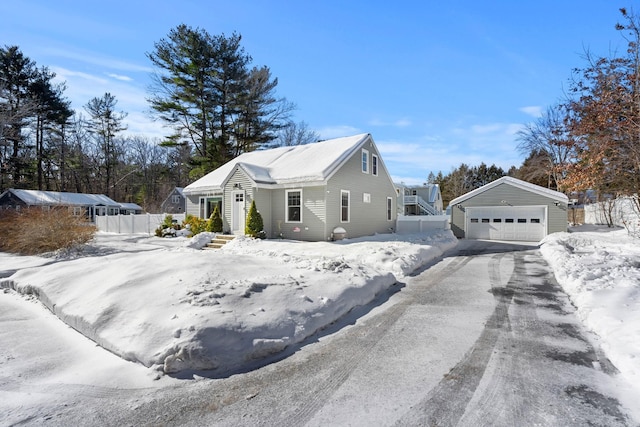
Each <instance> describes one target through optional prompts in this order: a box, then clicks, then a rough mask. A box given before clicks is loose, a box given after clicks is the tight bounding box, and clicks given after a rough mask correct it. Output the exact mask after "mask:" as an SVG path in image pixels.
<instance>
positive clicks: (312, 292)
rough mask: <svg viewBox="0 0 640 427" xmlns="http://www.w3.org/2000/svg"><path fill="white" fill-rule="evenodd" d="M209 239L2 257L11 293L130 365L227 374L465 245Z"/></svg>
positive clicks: (111, 238)
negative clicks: (211, 243)
mask: <svg viewBox="0 0 640 427" xmlns="http://www.w3.org/2000/svg"><path fill="white" fill-rule="evenodd" d="M210 237H211V236H208V235H207V234H202V235H198V236H196V237H195V238H193V239H186V238H175V239H160V238H156V237H147V236H130V235H128V236H122V235H113V234H106V233H100V234H98V235H97V237H96V239H95V241H94V242H93V243H92V244H90V245H87V246H86V247H84V248H83V250H82V251H81V252H80V253H76V254H75V255H69V254H67V255H65V256H58V257H53V258H45V257H20V256H14V255H9V254H3V253H0V265H1V266H2V267H0V270H2V272H0V273H3V274H2V275H0V277H3V276H4V277H6V278H5V279H0V287H4V288H12V289H15V290H17V291H18V292H21V293H31V294H35V295H37V296H38V297H39V298H40V300H41V301H42V302H43V303H44V304H46V305H47V307H49V308H50V309H51V311H53V312H54V313H55V314H56V315H57V316H58V317H59V318H60V319H62V320H63V321H64V322H66V323H67V324H69V325H70V326H72V327H73V328H75V329H77V330H78V331H80V332H81V333H83V334H84V335H86V336H87V337H89V338H91V339H92V340H94V341H96V342H97V343H98V344H100V345H101V346H103V347H104V348H107V349H109V350H110V351H112V352H114V353H116V354H118V355H120V356H121V357H123V358H125V359H127V360H132V361H137V362H140V363H142V364H144V365H145V366H153V367H154V368H156V369H158V370H161V371H163V372H165V373H178V372H183V371H197V370H213V369H216V370H218V372H219V373H221V374H224V373H225V372H231V371H233V370H235V369H238V368H241V367H243V366H244V365H246V364H248V363H251V362H252V361H255V360H256V359H260V358H264V357H266V356H268V355H270V354H273V353H277V352H280V351H282V350H283V349H284V348H286V347H287V346H289V345H291V344H293V343H297V342H300V341H302V340H303V339H305V338H307V337H308V336H310V335H312V334H314V333H315V332H316V331H318V330H320V329H322V328H324V327H326V326H327V325H329V324H331V323H333V322H334V321H336V320H337V319H339V318H340V317H342V316H344V315H345V314H346V313H348V312H349V311H350V310H351V309H352V308H353V307H356V306H359V305H364V304H367V303H369V302H370V301H371V300H373V299H374V297H375V296H376V294H378V293H380V292H381V291H382V290H384V289H386V288H388V287H389V286H391V285H393V284H394V283H396V281H398V280H399V279H400V278H402V277H403V276H404V275H406V274H408V273H410V272H412V271H414V270H416V269H417V268H420V267H421V266H423V265H425V264H426V263H428V262H430V261H431V260H433V259H435V258H437V257H439V256H440V255H442V253H443V252H444V251H446V250H448V249H450V248H453V247H454V246H455V245H456V244H457V240H456V239H455V237H454V236H453V234H452V233H451V232H450V231H440V232H434V233H432V234H422V235H412V236H400V235H379V236H373V237H370V238H363V239H349V240H345V241H341V242H333V243H331V242H317V243H305V242H293V241H278V240H264V241H263V240H254V239H248V238H244V237H239V238H237V239H235V240H234V241H233V242H232V243H229V244H227V245H226V246H225V247H224V249H222V250H219V251H202V250H200V247H201V246H202V245H203V244H204V243H205V242H206V241H207V240H210ZM14 271H15V272H14ZM7 276H8V277H7Z"/></svg>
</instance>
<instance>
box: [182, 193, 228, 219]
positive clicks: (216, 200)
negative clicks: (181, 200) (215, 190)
mask: <svg viewBox="0 0 640 427" xmlns="http://www.w3.org/2000/svg"><path fill="white" fill-rule="evenodd" d="M177 197H180V196H177ZM216 206H218V212H220V215H221V216H222V214H223V213H222V197H220V196H218V197H200V218H202V219H209V218H210V217H211V214H213V210H214V209H215V207H216Z"/></svg>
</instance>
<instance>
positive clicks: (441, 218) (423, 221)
mask: <svg viewBox="0 0 640 427" xmlns="http://www.w3.org/2000/svg"><path fill="white" fill-rule="evenodd" d="M450 228H451V225H450V224H449V215H398V220H397V221H396V233H398V234H415V233H422V232H425V231H430V230H448V229H450Z"/></svg>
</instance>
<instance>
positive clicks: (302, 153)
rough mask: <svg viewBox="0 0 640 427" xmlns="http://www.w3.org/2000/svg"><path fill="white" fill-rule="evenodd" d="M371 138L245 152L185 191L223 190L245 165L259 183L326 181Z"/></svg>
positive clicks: (346, 139)
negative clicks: (229, 179)
mask: <svg viewBox="0 0 640 427" xmlns="http://www.w3.org/2000/svg"><path fill="white" fill-rule="evenodd" d="M369 138H370V135H369V134H368V133H363V134H359V135H354V136H349V137H343V138H336V139H330V140H327V141H322V142H315V143H312V144H306V145H296V146H293V147H278V148H272V149H270V150H259V151H252V152H249V153H244V154H241V155H240V156H238V157H236V158H235V159H233V160H231V161H229V162H227V163H225V164H224V165H222V166H220V167H219V168H218V169H216V170H214V171H213V172H211V173H209V174H207V175H205V176H203V177H202V178H200V179H198V180H197V181H195V182H193V183H191V184H189V185H188V186H186V187H185V188H184V192H185V194H190V193H194V192H202V191H220V190H222V188H223V186H224V184H225V182H226V181H227V179H228V178H229V177H230V176H231V174H232V173H233V172H234V171H235V169H236V167H239V168H242V170H243V171H244V172H245V173H246V174H247V176H249V178H251V179H252V180H253V181H254V182H256V183H257V184H295V183H300V184H304V183H310V182H321V181H325V180H327V179H328V178H329V177H330V176H331V175H332V174H333V172H335V171H336V170H337V169H338V168H340V166H341V165H342V164H343V163H344V162H345V161H346V160H347V159H348V158H349V157H351V155H352V154H353V153H354V152H355V151H356V150H357V149H358V148H360V147H361V146H363V145H364V143H365V141H367V140H368V139H369Z"/></svg>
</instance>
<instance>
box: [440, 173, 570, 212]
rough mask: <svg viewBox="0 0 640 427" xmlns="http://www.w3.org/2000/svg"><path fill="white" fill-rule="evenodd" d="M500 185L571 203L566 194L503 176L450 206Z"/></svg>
mask: <svg viewBox="0 0 640 427" xmlns="http://www.w3.org/2000/svg"><path fill="white" fill-rule="evenodd" d="M500 184H509V185H512V186H514V187H516V188H520V189H521V190H525V191H531V192H532V193H536V194H539V195H541V196H544V197H548V198H550V199H555V200H558V201H559V202H565V203H569V198H568V197H567V196H566V194H563V193H560V192H559V191H554V190H550V189H548V188H544V187H540V186H539V185H535V184H531V183H530V182H526V181H522V180H519V179H516V178H513V177H511V176H503V177H502V178H499V179H496V180H495V181H492V182H490V183H489V184H486V185H483V186H482V187H480V188H476V189H475V190H472V191H470V192H468V193H467V194H463V195H462V196H459V197H456V198H455V199H453V200H451V201H450V202H449V205H450V206H453V205H456V204H458V203H461V202H463V201H465V200H467V199H470V198H472V197H475V196H477V195H478V194H481V193H484V192H485V191H487V190H490V189H492V188H493V187H496V186H498V185H500Z"/></svg>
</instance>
